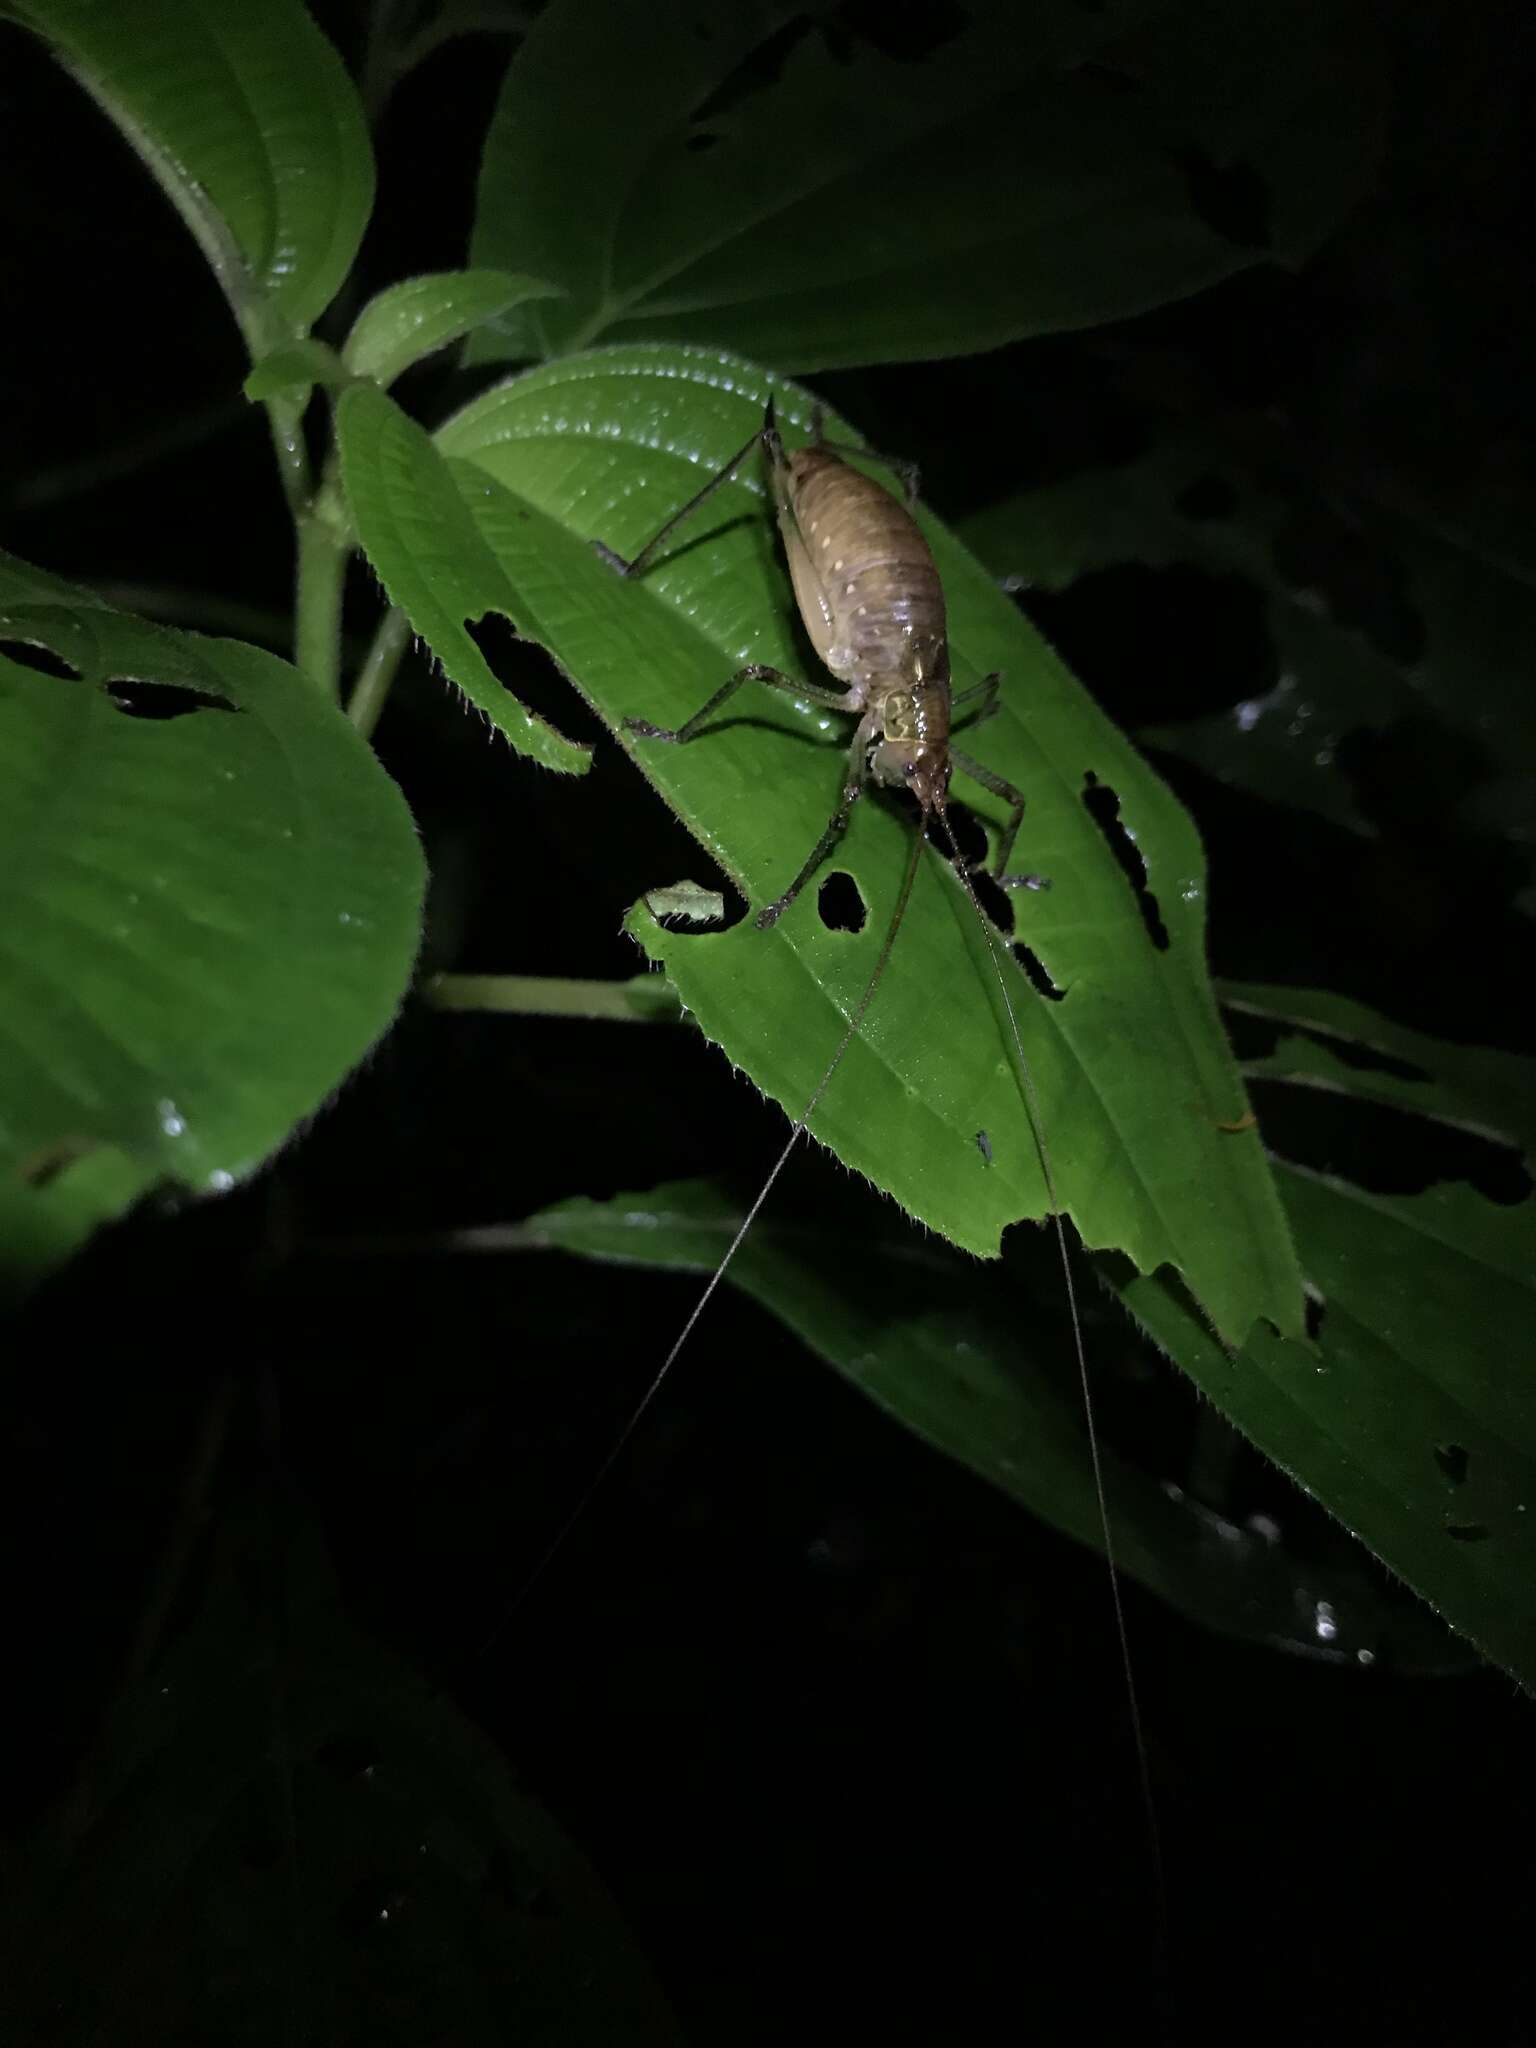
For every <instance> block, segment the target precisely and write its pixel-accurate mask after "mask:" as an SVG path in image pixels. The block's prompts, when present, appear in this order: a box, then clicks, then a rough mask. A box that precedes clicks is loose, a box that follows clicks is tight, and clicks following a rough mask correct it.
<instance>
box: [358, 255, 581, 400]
mask: <svg viewBox="0 0 1536 2048" xmlns="http://www.w3.org/2000/svg"><path fill="white" fill-rule="evenodd" d="M560 296H561V291H560V287H559V286H558V285H554V284H545V283H544V282H543V281H542V280H541V279H540V278H537V277H514V276H512V275H510V274H509V273H508V272H506V271H501V270H443V271H438V272H435V273H434V274H433V275H431V276H430V277H408V278H406V279H405V280H404V281H403V282H402V283H400V284H393V285H390V286H389V288H388V289H387V290H386V291H382V292H380V293H379V294H378V296H377V297H376V298H373V299H370V300H369V302H368V304H367V305H366V306H364V308H363V310H362V312H361V313H359V314H358V316H357V319H356V321H355V322H354V323H353V327H352V332H351V333H350V334H349V335H348V336H347V341H346V346H345V348H344V349H343V350H342V360H343V362H344V363H345V364H346V367H347V368H348V369H349V370H350V371H351V372H352V373H353V375H354V376H358V377H371V378H372V379H373V381H374V382H375V383H376V384H382V385H385V386H388V385H390V384H392V383H393V382H394V381H395V379H396V378H397V377H398V376H400V374H401V373H402V372H403V371H405V370H408V369H409V368H410V367H411V365H412V363H419V362H420V361H421V359H422V357H423V356H429V355H431V354H432V352H433V350H434V349H439V348H445V347H446V346H447V344H448V343H449V342H450V341H457V340H458V339H459V337H460V336H461V335H465V334H471V333H473V332H474V330H475V329H476V328H477V327H483V326H485V325H486V324H487V323H488V322H489V321H492V320H495V319H496V318H497V317H498V316H499V315H503V314H506V313H509V312H511V311H512V309H513V308H514V307H517V306H522V305H526V304H527V303H528V302H529V301H530V300H533V299H557V298H559V297H560Z"/></svg>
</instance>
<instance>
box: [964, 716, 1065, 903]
mask: <svg viewBox="0 0 1536 2048" xmlns="http://www.w3.org/2000/svg"><path fill="white" fill-rule="evenodd" d="M949 757H950V759H951V760H952V761H953V762H954V764H955V766H956V767H957V768H959V769H962V770H963V771H964V773H965V774H967V775H969V776H970V778H971V780H972V781H973V782H979V783H980V784H981V786H982V788H983V789H989V790H991V792H992V794H993V795H994V796H996V797H1001V798H1002V800H1003V802H1004V803H1005V804H1007V806H1008V822H1007V824H1006V825H1005V826H1004V827H1003V829H1002V832H1001V834H1000V835H999V837H998V842H997V859H996V861H995V862H994V863H993V866H992V879H993V881H994V882H996V883H997V884H998V886H999V887H1000V888H1003V889H1048V888H1049V887H1050V886H1051V885H1050V883H1049V881H1048V880H1047V879H1046V877H1045V876H1044V875H1009V874H1005V873H1004V872H1003V871H1004V869H1005V868H1006V867H1007V865H1008V856H1009V855H1010V854H1011V853H1012V852H1013V842H1014V840H1015V839H1017V838H1018V836H1019V827H1020V825H1022V824H1023V822H1024V799H1023V797H1022V796H1020V794H1019V792H1018V791H1017V790H1016V789H1015V788H1014V786H1013V784H1012V783H1011V782H1006V781H1004V779H1003V777H1002V776H1001V775H999V774H998V773H997V772H996V770H995V769H992V768H985V767H983V766H982V764H981V762H980V761H976V760H973V759H972V757H971V756H970V755H969V754H966V753H962V751H961V750H960V748H959V747H951V748H950V750H949Z"/></svg>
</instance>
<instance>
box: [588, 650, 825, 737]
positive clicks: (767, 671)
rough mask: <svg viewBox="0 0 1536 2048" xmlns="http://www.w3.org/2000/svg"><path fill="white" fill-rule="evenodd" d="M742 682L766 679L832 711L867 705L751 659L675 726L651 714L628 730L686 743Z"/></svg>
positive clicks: (770, 684)
mask: <svg viewBox="0 0 1536 2048" xmlns="http://www.w3.org/2000/svg"><path fill="white" fill-rule="evenodd" d="M743 683H766V684H767V685H768V687H769V688H770V689H771V690H784V691H786V692H787V693H788V694H789V695H790V696H791V697H800V698H803V699H805V700H807V701H808V702H810V703H812V704H825V705H826V706H827V708H828V709H829V710H832V711H862V710H863V708H864V706H863V703H862V702H861V701H860V700H859V699H858V698H855V699H854V700H853V702H852V703H850V702H849V700H848V697H847V695H845V693H844V692H843V691H842V690H828V689H824V688H822V687H821V686H820V685H819V684H816V683H802V682H800V681H798V680H797V679H796V678H795V677H794V676H787V675H785V673H784V671H783V669H781V668H773V667H771V666H770V665H769V663H767V662H766V661H749V662H748V663H747V665H746V667H745V668H739V669H737V671H736V673H735V675H733V676H731V677H730V678H729V679H728V680H727V681H726V682H723V683H722V684H721V685H720V687H719V689H718V690H716V692H715V694H714V695H713V697H711V698H710V700H709V702H708V703H707V704H701V705H700V706H699V708H698V710H697V711H695V712H694V714H693V716H692V718H688V719H685V720H684V721H683V723H682V724H681V725H679V726H677V727H676V728H673V727H670V726H665V725H652V724H651V722H650V720H649V719H648V718H626V719H625V721H624V727H625V730H626V731H627V732H635V733H638V734H639V735H640V737H641V738H642V739H646V740H669V741H671V743H672V744H673V745H674V746H679V747H681V746H686V745H687V743H688V741H689V740H692V739H697V738H698V736H699V734H700V733H701V732H702V731H703V730H704V727H705V726H706V725H708V723H709V721H710V720H711V719H712V718H713V717H714V715H715V713H716V712H717V711H718V710H719V709H720V706H721V705H722V704H724V703H725V702H726V701H727V700H728V699H729V698H731V697H734V696H735V694H736V692H737V691H738V690H739V689H740V688H741V686H742V684H743Z"/></svg>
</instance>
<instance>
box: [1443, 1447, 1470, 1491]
mask: <svg viewBox="0 0 1536 2048" xmlns="http://www.w3.org/2000/svg"><path fill="white" fill-rule="evenodd" d="M1435 1463H1436V1464H1437V1465H1438V1466H1439V1467H1440V1470H1441V1471H1442V1472H1443V1473H1444V1475H1445V1477H1446V1478H1447V1479H1448V1480H1449V1481H1450V1483H1451V1485H1452V1486H1460V1485H1461V1484H1462V1482H1463V1481H1464V1480H1465V1478H1466V1476H1467V1467H1468V1465H1469V1464H1470V1463H1471V1460H1470V1458H1469V1457H1468V1456H1467V1453H1466V1451H1465V1449H1464V1448H1463V1446H1462V1445H1460V1444H1436V1445H1435Z"/></svg>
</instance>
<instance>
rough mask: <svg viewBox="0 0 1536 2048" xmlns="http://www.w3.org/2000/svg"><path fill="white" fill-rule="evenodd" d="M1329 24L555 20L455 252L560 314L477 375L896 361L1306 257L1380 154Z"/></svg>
mask: <svg viewBox="0 0 1536 2048" xmlns="http://www.w3.org/2000/svg"><path fill="white" fill-rule="evenodd" d="M1337 12H1338V11H1337V10H1334V9H1329V8H1327V7H1324V6H1322V5H1320V4H1319V0H1280V4H1278V5H1275V6H1272V7H1269V8H1266V9H1264V10H1262V11H1257V10H1250V11H1248V12H1245V13H1243V14H1242V15H1240V16H1237V17H1233V16H1232V14H1231V11H1230V10H1228V11H1227V13H1226V16H1225V17H1223V15H1222V13H1221V11H1220V10H1219V9H1215V8H1213V7H1212V6H1211V5H1210V4H1192V0H1185V4H1182V5H1174V4H1164V5H1148V4H1127V0H1110V4H1107V5H1102V6H1096V7H1094V8H1092V9H1090V8H1087V7H1084V6H1082V5H1081V4H1071V0H1052V4H1047V5H1044V6H1036V7H1034V8H1032V9H1031V10H1030V11H1029V15H1028V18H1027V21H1021V18H1020V15H1019V11H1018V9H1017V8H1016V7H1015V6H1013V5H1012V4H1011V0H978V4H976V5H973V6H970V7H968V8H966V9H965V10H963V11H961V10H958V9H957V10H953V11H951V12H950V13H949V14H947V15H946V16H944V17H942V18H941V19H940V21H939V23H938V25H937V27H936V28H935V29H934V31H933V33H932V35H931V37H930V39H929V41H928V44H927V46H926V47H924V48H923V49H922V51H921V52H920V53H918V52H915V51H911V50H907V49H904V48H902V47H901V44H902V36H901V33H900V31H899V30H898V31H897V32H896V33H895V35H894V38H893V39H891V40H890V46H889V47H887V38H888V37H890V31H888V30H887V31H885V32H884V33H883V34H882V33H876V34H868V35H867V34H864V33H862V32H861V31H860V30H859V29H858V28H856V27H850V26H849V25H847V24H846V23H844V24H840V25H839V26H838V27H837V28H836V29H835V30H834V29H833V28H832V27H831V26H827V27H823V26H822V25H821V24H820V23H819V22H817V21H816V20H814V19H806V18H804V17H798V18H795V21H794V26H793V27H789V28H786V27H784V24H785V23H786V22H787V21H789V20H790V19H791V18H792V17H795V10H793V9H790V8H780V7H774V6H767V5H764V6H751V7H748V6H743V7H737V8H734V9H732V10H729V11H728V12H727V13H726V15H725V16H723V17H722V18H720V19H717V20H716V21H714V22H712V23H711V33H709V34H701V33H700V31H699V23H698V15H697V10H696V9H695V8H693V7H691V6H688V5H686V4H684V0H619V4H615V0H554V4H553V5H551V6H549V7H548V8H546V9H545V10H544V12H543V13H542V14H541V15H540V16H539V18H538V20H537V21H536V22H535V23H534V25H533V27H532V28H531V30H530V31H529V34H528V36H527V39H526V41H525V42H524V44H523V46H522V48H521V49H520V50H519V52H518V54H517V56H516V58H515V60H514V62H513V65H512V68H511V70H510V72H509V73H508V76H507V80H506V84H505V87H504V90H503V93H502V98H501V101H500V104H499V106H498V108H497V112H496V116H495V119H494V121H493V123H492V127H491V131H490V135H489V137H488V140H487V144H486V151H485V158H484V163H483V166H482V172H481V180H480V191H479V201H478V207H477V217H476V226H475V233H474V239H473V250H474V256H475V260H476V261H477V262H482V263H490V264H499V265H506V266H510V265H512V264H514V263H515V264H519V265H521V264H527V265H529V266H530V267H531V268H533V269H534V270H535V271H537V272H538V273H539V274H540V275H541V276H546V277H549V278H551V279H553V280H554V281H556V282H558V283H560V284H562V285H564V286H565V287H566V289H567V291H568V293H569V300H568V303H567V304H565V305H563V306H561V307H559V308H555V309H552V310H549V311H546V312H543V313H541V314H539V315H537V316H533V317H530V318H529V319H528V320H527V321H525V322H522V323H519V324H518V326H517V327H516V328H514V329H511V330H509V331H508V332H507V333H506V334H504V335H502V336H496V335H490V334H483V335H481V336H479V337H478V338H477V340H476V342H475V344H474V345H473V347H472V349H471V352H470V353H471V359H472V360H476V361H492V360H496V361H502V360H511V359H515V358H517V357H519V356H527V355H531V354H547V353H550V352H558V351H562V350H566V349H570V348H574V347H577V346H580V345H582V344H584V343H586V342H589V341H591V340H593V339H595V338H596V337H598V336H599V335H603V336H607V337H609V338H612V339H617V340H623V339H630V338H636V339H642V340H650V339H652V338H662V339H665V340H668V341H676V340H682V341H692V342H698V343H704V344H709V345H712V346H719V347H726V348H736V349H743V350H749V351H750V352H751V353H752V354H753V355H754V356H756V357H758V358H759V359H761V360H765V361H769V362H773V363H775V364H777V365H778V366H779V367H781V368H784V369H809V368H821V369H826V368H831V367H837V366H841V365H846V364H855V363H870V362H886V361H910V360H914V359H923V358H927V357H934V356H943V355H953V354H957V353H968V352H971V351H974V350H978V349H985V348H993V347H996V346H998V345H999V344H1001V343H1003V342H1005V341H1009V340H1014V339H1017V338H1018V337H1020V336H1023V335H1029V334H1040V333H1046V332H1051V331H1054V330H1057V329H1061V328H1072V327H1082V326H1088V325H1093V324H1097V323H1099V322H1103V321H1108V320H1116V319H1122V318H1124V317H1126V316H1127V315H1130V314H1133V313H1138V312H1141V311H1144V310H1146V309H1147V308H1149V307H1152V306H1156V305H1160V304H1163V303H1164V302H1166V301H1167V300H1169V299H1174V298H1179V297H1182V296H1184V295H1186V294H1187V293H1190V292H1193V291H1197V290H1200V289H1201V288H1203V287H1204V286H1206V285H1208V284H1211V283H1213V282H1215V281H1216V280H1217V279H1219V278H1222V277H1225V276H1228V275H1230V274H1231V273H1232V272H1234V271H1236V270H1241V269H1243V268H1245V267H1247V266H1249V265H1251V264H1253V263H1255V262H1258V261H1262V260H1265V258H1266V257H1268V256H1271V255H1273V256H1275V257H1278V258H1279V259H1280V260H1282V261H1288V262H1289V261H1296V260H1298V259H1299V258H1301V257H1302V256H1304V255H1306V254H1307V253H1309V251H1310V250H1311V249H1312V248H1313V247H1315V245H1316V243H1317V242H1318V240H1319V239H1320V238H1321V236H1322V235H1323V234H1324V233H1326V232H1327V231H1328V229H1329V228H1330V227H1331V226H1332V225H1333V224H1334V223H1335V222H1336V221H1337V220H1338V219H1339V217H1340V216H1341V214H1342V213H1343V212H1344V211H1345V210H1347V209H1348V207H1349V206H1351V205H1352V204H1353V203H1354V202H1355V200H1356V199H1357V198H1358V197H1359V195H1360V192H1361V190H1362V189H1363V187H1364V186H1365V185H1366V184H1367V183H1368V181H1369V178H1370V176H1371V174H1372V172H1373V169H1374V165H1375V161H1376V157H1377V154H1378V147H1379V125H1380V124H1379V118H1378V110H1377V102H1378V96H1379V87H1378V79H1379V77H1380V69H1379V65H1378V64H1376V63H1375V62H1374V61H1373V59H1372V55H1371V52H1370V50H1369V49H1368V48H1366V47H1362V46H1361V45H1360V43H1359V42H1358V40H1357V38H1358V34H1359V31H1358V27H1357V25H1356V24H1355V23H1353V22H1352V21H1350V22H1344V23H1341V22H1340V21H1339V20H1338V19H1337ZM1149 23H1150V26H1149V25H1148V24H1149ZM776 32H778V33H776ZM909 33H910V30H909ZM919 54H920V61H914V59H915V58H916V57H918V56H919ZM1202 172H1203V173H1204V175H1205V176H1206V177H1207V179H1208V180H1209V179H1214V178H1219V177H1220V176H1221V175H1222V174H1223V173H1229V174H1231V173H1234V172H1235V173H1236V174H1238V175H1240V176H1241V177H1242V178H1245V179H1247V180H1248V181H1249V182H1250V184H1251V185H1252V187H1253V188H1254V189H1255V190H1256V191H1257V193H1258V194H1259V195H1260V199H1261V201H1262V203H1261V204H1260V205H1259V206H1258V208H1257V210H1258V212H1259V213H1260V214H1261V215H1262V218H1261V219H1259V220H1258V222H1257V224H1256V225H1253V226H1248V225H1245V226H1244V227H1243V228H1242V230H1241V234H1240V237H1239V238H1236V239H1234V238H1233V237H1232V236H1229V235H1228V234H1226V233H1224V232H1221V231H1219V230H1218V229H1217V228H1215V227H1212V226H1211V225H1209V224H1208V223H1207V221H1206V219H1205V218H1203V217H1202V214H1201V212H1200V210H1199V209H1198V207H1197V204H1196V190H1195V188H1196V185H1197V183H1198V180H1199V176H1200V175H1201V174H1202Z"/></svg>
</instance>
